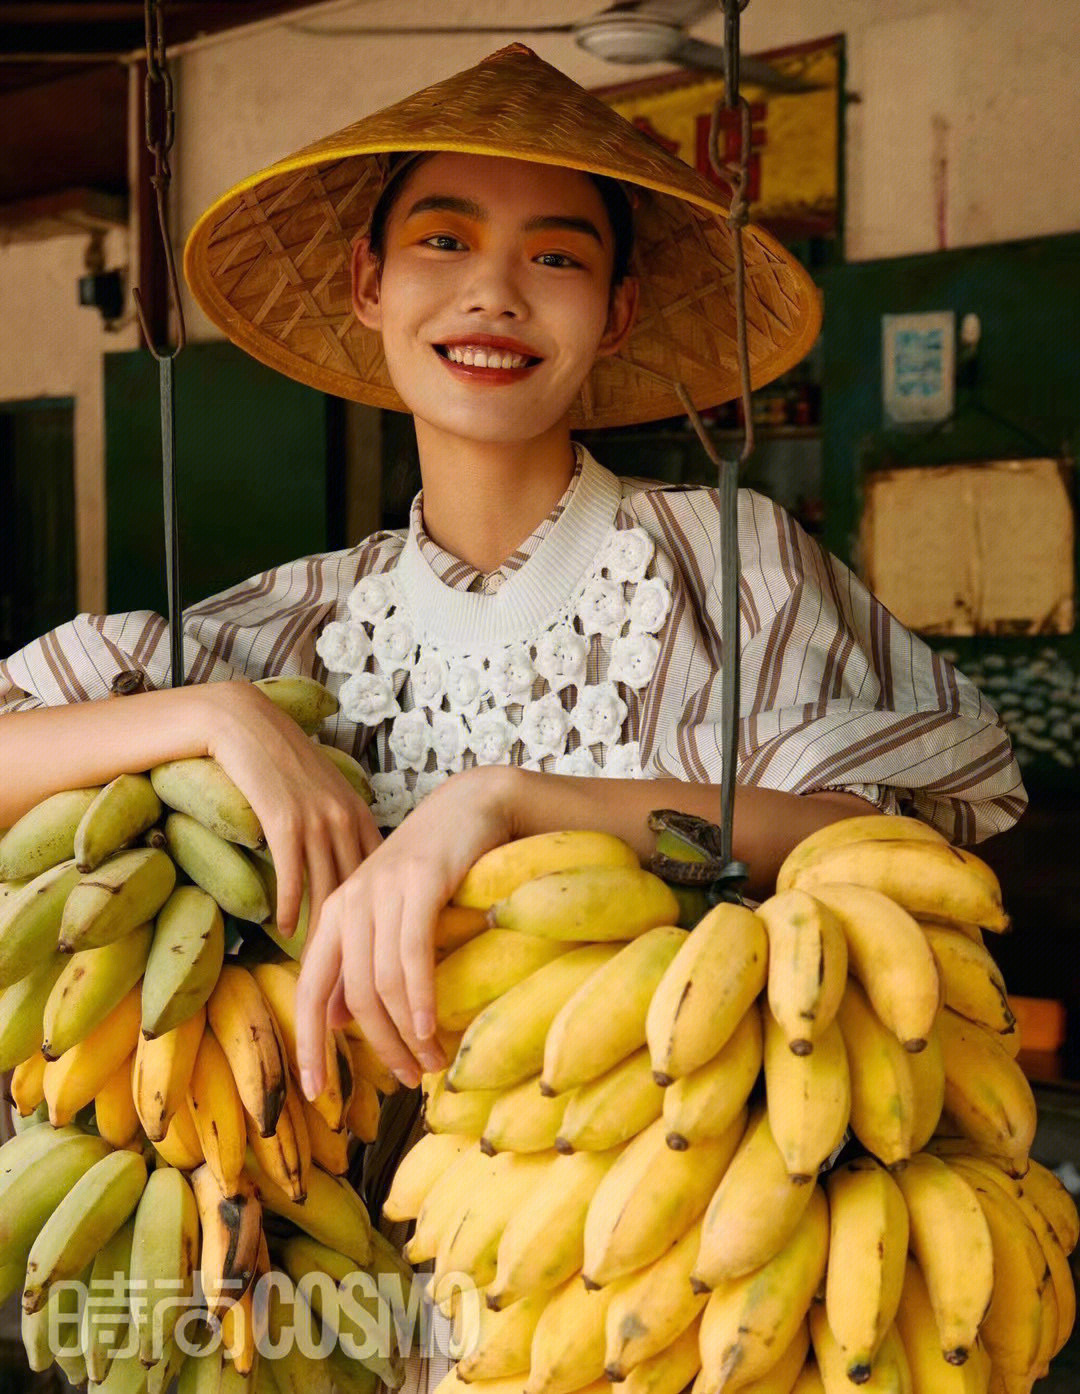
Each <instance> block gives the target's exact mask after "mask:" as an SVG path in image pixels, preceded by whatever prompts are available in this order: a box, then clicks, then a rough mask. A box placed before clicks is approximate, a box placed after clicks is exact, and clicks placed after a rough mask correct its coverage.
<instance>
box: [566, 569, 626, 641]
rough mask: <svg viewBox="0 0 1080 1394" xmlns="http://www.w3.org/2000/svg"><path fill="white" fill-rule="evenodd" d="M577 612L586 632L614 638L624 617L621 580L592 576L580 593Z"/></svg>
mask: <svg viewBox="0 0 1080 1394" xmlns="http://www.w3.org/2000/svg"><path fill="white" fill-rule="evenodd" d="M577 612H578V618H579V619H580V620H581V627H582V629H583V630H584V631H585V633H586V634H603V635H604V637H605V638H606V639H611V638H614V636H615V635H616V634H618V632H619V631H620V630H621V629H622V627H623V623H624V621H625V619H626V600H625V599H624V597H623V590H622V584H621V582H619V581H608V580H606V579H605V578H604V577H603V576H594V577H593V579H592V580H591V581H589V582H588V583H587V584H586V586H585V589H584V590H583V591H582V593H581V599H580V600H579V601H578V607H577Z"/></svg>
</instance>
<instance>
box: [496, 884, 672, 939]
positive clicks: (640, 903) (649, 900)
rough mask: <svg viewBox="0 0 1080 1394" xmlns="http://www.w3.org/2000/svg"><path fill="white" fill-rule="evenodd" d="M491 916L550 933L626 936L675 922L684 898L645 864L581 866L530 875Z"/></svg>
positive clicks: (559, 936)
mask: <svg viewBox="0 0 1080 1394" xmlns="http://www.w3.org/2000/svg"><path fill="white" fill-rule="evenodd" d="M491 918H492V921H493V923H495V924H496V925H501V926H503V927H504V928H506V929H515V930H517V931H518V932H519V933H522V934H534V935H537V936H540V937H542V938H546V939H558V940H567V939H569V940H578V941H583V942H584V941H588V942H593V943H598V942H610V941H612V940H619V941H621V942H625V941H626V940H628V939H636V938H637V936H638V935H639V934H644V933H645V931H646V930H649V929H653V928H655V927H657V926H659V925H674V924H675V923H676V921H677V920H678V918H679V902H678V900H677V899H676V897H675V893H674V892H673V891H672V889H671V887H670V886H668V885H667V884H666V882H664V881H661V880H660V878H659V877H658V876H654V875H653V874H652V872H651V871H642V870H641V868H640V867H622V866H576V867H572V868H571V869H570V870H568V871H553V872H549V873H548V875H546V876H539V877H537V878H536V880H534V881H527V882H526V883H525V884H524V885H523V886H519V887H518V888H517V890H516V891H514V892H512V894H510V895H509V896H507V897H506V899H505V900H500V901H499V902H498V904H497V905H495V906H494V908H493V909H492V912H491Z"/></svg>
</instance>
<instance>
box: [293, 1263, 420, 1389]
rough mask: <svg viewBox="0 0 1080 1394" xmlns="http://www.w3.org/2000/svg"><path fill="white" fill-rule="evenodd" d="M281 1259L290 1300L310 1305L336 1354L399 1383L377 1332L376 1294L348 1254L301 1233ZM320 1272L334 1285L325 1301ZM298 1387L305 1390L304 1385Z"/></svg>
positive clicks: (391, 1356) (393, 1384)
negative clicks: (293, 1294)
mask: <svg viewBox="0 0 1080 1394" xmlns="http://www.w3.org/2000/svg"><path fill="white" fill-rule="evenodd" d="M283 1261H284V1264H285V1268H286V1271H287V1272H288V1274H289V1276H290V1277H291V1278H292V1279H293V1281H294V1282H295V1284H296V1294H297V1296H296V1297H295V1298H294V1304H295V1305H300V1306H301V1308H303V1307H304V1306H306V1307H307V1308H308V1309H310V1312H311V1313H312V1314H313V1315H314V1317H315V1318H316V1320H317V1321H318V1322H319V1323H320V1325H321V1326H322V1328H323V1333H324V1335H326V1336H332V1337H333V1339H334V1346H335V1348H336V1349H337V1351H338V1352H339V1354H340V1355H341V1356H343V1357H345V1358H347V1359H350V1360H351V1361H353V1362H354V1363H355V1364H357V1365H359V1366H361V1367H363V1368H366V1369H368V1370H372V1371H374V1373H376V1374H377V1375H378V1376H379V1377H380V1378H381V1379H383V1380H384V1381H385V1382H386V1383H387V1386H388V1387H389V1388H396V1387H397V1386H398V1385H399V1384H400V1382H401V1381H400V1379H399V1378H398V1368H399V1362H398V1359H397V1356H396V1354H395V1353H394V1352H392V1351H390V1350H387V1349H386V1348H385V1345H384V1340H383V1338H382V1333H381V1332H380V1318H381V1316H382V1313H381V1311H380V1301H381V1299H380V1298H379V1297H376V1296H373V1295H371V1293H370V1287H369V1286H367V1285H366V1284H364V1282H363V1275H359V1274H358V1273H357V1270H356V1265H355V1264H354V1263H353V1261H352V1259H350V1258H346V1257H345V1256H344V1255H343V1254H339V1253H336V1252H335V1251H334V1250H332V1249H329V1248H327V1247H326V1246H325V1245H322V1244H315V1243H313V1242H312V1241H311V1240H310V1239H307V1238H303V1237H301V1238H297V1239H290V1240H288V1241H287V1242H286V1244H285V1246H284V1250H283ZM324 1275H325V1276H329V1277H330V1278H332V1279H333V1280H334V1282H335V1283H336V1284H337V1285H338V1291H337V1293H335V1295H334V1297H333V1298H332V1299H331V1300H330V1301H327V1295H328V1294H327V1291H326V1288H327V1285H326V1283H325V1278H324ZM365 1287H366V1288H367V1290H366V1291H365ZM372 1347H374V1349H372ZM301 1388H302V1389H304V1390H306V1388H307V1385H303V1386H301Z"/></svg>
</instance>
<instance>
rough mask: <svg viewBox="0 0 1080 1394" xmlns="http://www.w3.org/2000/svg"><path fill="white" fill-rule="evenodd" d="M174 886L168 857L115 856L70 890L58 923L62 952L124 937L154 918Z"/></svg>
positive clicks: (154, 853) (146, 850)
mask: <svg viewBox="0 0 1080 1394" xmlns="http://www.w3.org/2000/svg"><path fill="white" fill-rule="evenodd" d="M175 885H176V867H175V865H174V864H173V861H172V858H171V857H169V856H167V855H166V854H165V853H164V852H161V851H159V850H158V849H157V848H156V847H132V848H130V849H129V850H128V851H126V852H114V853H113V855H112V856H111V857H109V858H108V859H107V860H106V861H103V862H102V863H101V865H100V866H99V867H96V868H95V869H94V870H93V871H88V872H87V873H86V875H85V876H81V877H80V878H79V880H78V882H77V883H76V884H75V885H74V886H73V887H72V889H71V894H70V895H69V896H68V898H67V900H66V901H65V903H64V913H63V917H62V919H61V921H60V951H61V953H75V952H76V951H77V950H79V949H99V948H101V947H102V945H103V944H111V943H112V942H113V940H114V939H122V938H124V936H125V935H127V934H130V933H131V931H132V930H134V929H137V928H138V927H139V925H143V924H146V922H147V921H148V920H152V919H153V918H154V916H155V915H156V914H157V912H158V911H159V910H160V909H161V907H162V906H163V905H164V904H165V902H166V901H167V900H168V898H169V896H170V895H171V894H172V890H173V887H174V886H175Z"/></svg>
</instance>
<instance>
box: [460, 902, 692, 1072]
mask: <svg viewBox="0 0 1080 1394" xmlns="http://www.w3.org/2000/svg"><path fill="white" fill-rule="evenodd" d="M686 938H687V931H686V930H685V929H676V928H673V927H658V928H656V929H649V930H646V931H645V933H644V934H641V935H639V936H638V937H637V938H636V939H632V940H631V941H630V943H628V944H626V945H625V946H624V947H623V948H622V949H620V950H619V952H618V953H617V954H616V955H615V956H614V958H612V959H610V960H609V961H608V962H607V963H605V964H604V965H603V967H602V968H600V969H598V970H597V972H595V973H594V974H593V975H592V976H591V977H590V978H588V979H587V980H586V981H585V982H584V983H582V985H581V986H580V987H579V988H578V990H577V991H576V992H575V993H573V995H572V996H570V997H569V998H568V999H567V1000H566V1002H564V1003H563V1005H562V1007H561V1008H560V1009H559V1011H558V1013H557V1014H556V1016H555V1019H554V1020H553V1021H552V1023H551V1025H550V1027H549V1028H548V1033H547V1036H546V1038H545V1040H544V1067H543V1070H542V1071H541V1074H540V1090H541V1093H544V1094H547V1095H548V1096H549V1097H550V1096H552V1095H555V1094H560V1093H564V1092H565V1091H567V1090H569V1089H573V1088H575V1087H576V1086H578V1085H580V1084H587V1083H588V1082H589V1081H590V1080H593V1079H597V1078H599V1077H600V1076H601V1075H603V1074H606V1073H607V1072H608V1070H611V1069H614V1068H615V1066H616V1065H618V1064H619V1063H620V1061H622V1060H625V1059H626V1058H627V1057H628V1056H630V1055H633V1053H634V1052H635V1051H636V1050H639V1049H640V1048H641V1047H642V1046H643V1045H644V1044H645V1016H646V1013H647V1012H648V1010H649V1003H650V1001H651V1000H652V996H653V993H654V992H655V990H656V988H657V986H658V985H659V983H660V980H661V978H662V977H663V976H664V974H665V972H666V971H667V969H668V966H669V965H670V963H671V961H672V959H673V958H674V957H675V955H676V954H677V953H678V951H679V949H680V948H681V947H682V945H683V943H684V942H685V940H686ZM474 942H475V941H474Z"/></svg>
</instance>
